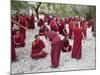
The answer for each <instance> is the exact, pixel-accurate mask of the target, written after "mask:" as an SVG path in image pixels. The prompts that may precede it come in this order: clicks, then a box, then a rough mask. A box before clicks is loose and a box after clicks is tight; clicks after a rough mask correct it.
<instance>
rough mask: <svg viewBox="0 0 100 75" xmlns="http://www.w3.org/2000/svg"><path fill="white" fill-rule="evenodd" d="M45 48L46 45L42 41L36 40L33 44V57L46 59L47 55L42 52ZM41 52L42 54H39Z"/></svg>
mask: <svg viewBox="0 0 100 75" xmlns="http://www.w3.org/2000/svg"><path fill="white" fill-rule="evenodd" d="M34 43H35V45H34ZM43 48H45V44H44V42H43V41H42V40H35V41H33V43H32V51H31V57H32V58H34V59H39V58H44V57H46V56H47V53H46V52H44V51H42V50H43ZM40 52H41V54H39V53H40Z"/></svg>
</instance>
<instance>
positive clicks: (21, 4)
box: [11, 0, 29, 12]
mask: <svg viewBox="0 0 100 75" xmlns="http://www.w3.org/2000/svg"><path fill="white" fill-rule="evenodd" d="M28 7H29V4H28V2H27V1H16V0H11V9H12V10H16V11H17V12H20V11H21V10H22V9H26V8H28Z"/></svg>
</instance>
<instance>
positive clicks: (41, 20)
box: [38, 19, 44, 27]
mask: <svg viewBox="0 0 100 75" xmlns="http://www.w3.org/2000/svg"><path fill="white" fill-rule="evenodd" d="M43 25H44V20H43V19H40V20H39V22H38V26H39V27H41V26H43Z"/></svg>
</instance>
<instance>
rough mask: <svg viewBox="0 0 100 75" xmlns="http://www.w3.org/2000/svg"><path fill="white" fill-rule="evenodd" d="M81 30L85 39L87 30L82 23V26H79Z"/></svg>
mask: <svg viewBox="0 0 100 75" xmlns="http://www.w3.org/2000/svg"><path fill="white" fill-rule="evenodd" d="M81 28H82V31H83V34H84V37H85V38H86V37H87V28H86V26H85V23H82V24H81Z"/></svg>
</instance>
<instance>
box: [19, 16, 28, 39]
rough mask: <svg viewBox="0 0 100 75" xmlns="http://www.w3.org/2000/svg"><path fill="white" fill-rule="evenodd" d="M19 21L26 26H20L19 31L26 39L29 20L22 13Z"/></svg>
mask: <svg viewBox="0 0 100 75" xmlns="http://www.w3.org/2000/svg"><path fill="white" fill-rule="evenodd" d="M18 23H19V24H20V25H21V26H22V27H24V28H22V27H19V31H20V33H21V35H22V36H23V37H24V40H25V38H26V27H27V21H26V19H25V17H23V15H22V14H20V16H19V21H18Z"/></svg>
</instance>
